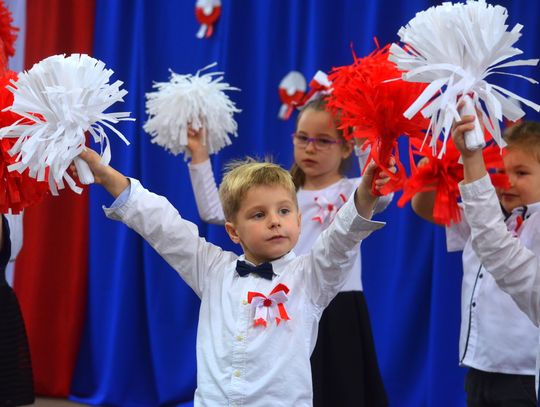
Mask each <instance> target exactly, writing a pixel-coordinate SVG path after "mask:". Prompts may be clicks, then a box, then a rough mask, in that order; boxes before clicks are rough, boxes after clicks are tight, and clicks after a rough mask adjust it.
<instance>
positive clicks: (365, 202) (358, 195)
mask: <svg viewBox="0 0 540 407" xmlns="http://www.w3.org/2000/svg"><path fill="white" fill-rule="evenodd" d="M376 203H377V198H375V197H373V196H372V195H371V194H370V193H366V192H364V191H362V190H361V188H360V187H359V188H358V189H357V190H356V192H355V195H354V204H355V205H356V210H357V211H358V214H359V215H360V216H361V217H363V218H364V219H371V217H372V216H373V212H374V210H375V204H376Z"/></svg>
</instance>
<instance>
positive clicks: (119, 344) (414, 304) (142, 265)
mask: <svg viewBox="0 0 540 407" xmlns="http://www.w3.org/2000/svg"><path fill="white" fill-rule="evenodd" d="M499 3H500V4H502V5H503V6H505V7H507V8H508V11H509V15H510V18H509V21H510V25H511V26H513V24H514V23H516V22H520V23H522V24H523V25H524V26H525V28H524V30H523V38H522V39H521V41H520V42H519V47H520V48H521V49H523V50H524V52H525V56H526V57H527V58H532V57H538V56H540V46H539V45H538V41H537V38H538V28H537V23H538V21H539V17H540V9H539V7H540V6H539V3H538V2H536V1H534V2H531V1H525V0H523V1H519V0H516V1H500V2H499ZM434 4H439V2H433V1H422V0H409V1H397V0H395V1H384V2H383V1H358V0H333V1H329V0H311V1H308V0H304V1H300V0H256V1H255V0H249V1H248V0H223V8H222V15H221V18H220V20H219V22H218V24H217V26H216V27H215V34H214V36H213V37H212V38H210V39H205V40H198V39H196V38H195V33H196V32H197V30H198V28H199V25H198V24H197V22H196V20H195V17H194V5H195V1H194V0H192V1H187V0H152V1H144V0H98V1H97V10H96V29H95V45H94V56H95V57H96V58H99V59H101V60H103V61H104V62H105V63H106V64H107V65H108V66H109V67H110V68H112V69H113V70H114V71H115V77H116V78H118V79H120V80H122V81H124V82H125V87H126V89H128V91H129V94H128V95H127V98H126V103H125V105H124V106H118V107H117V110H128V111H131V112H132V113H133V116H134V117H136V118H137V122H135V123H134V124H133V123H128V124H122V125H121V126H119V127H120V128H121V130H122V131H123V132H124V134H126V135H127V137H128V138H129V140H130V141H131V146H129V147H126V146H125V145H122V143H121V142H118V141H116V140H114V141H113V143H112V147H113V161H112V165H113V166H114V167H116V168H118V169H119V170H120V171H122V172H124V173H125V174H128V175H130V176H133V177H136V178H139V179H141V181H142V182H143V184H144V185H145V186H146V187H147V188H149V189H150V190H153V191H154V192H156V193H158V194H163V195H165V196H167V197H168V198H169V200H170V201H171V202H172V203H173V204H174V205H175V206H176V207H177V208H178V209H179V211H180V213H181V214H183V216H184V217H185V218H187V219H189V220H192V221H194V222H195V223H197V224H198V225H199V228H200V232H201V234H202V235H203V236H205V237H206V238H207V239H208V240H210V241H212V242H214V243H217V244H219V245H222V246H224V247H225V248H227V249H231V250H238V247H234V245H233V244H232V243H231V242H230V241H229V239H228V237H227V236H226V234H225V232H224V230H223V229H222V228H221V227H217V226H208V225H206V224H204V223H202V222H201V221H200V219H199V218H198V215H197V210H196V207H195V203H194V199H193V196H192V192H191V186H190V182H189V176H188V172H187V167H186V165H185V163H184V162H183V159H182V157H174V156H172V155H170V154H168V153H166V152H165V151H164V150H162V149H161V148H160V147H157V146H156V145H153V144H151V143H150V141H149V136H148V135H147V134H145V133H144V131H143V130H142V125H143V123H144V121H145V120H146V114H145V108H144V102H145V97H144V94H145V92H149V91H151V87H152V81H165V80H167V78H168V75H169V72H168V71H169V69H172V70H174V71H175V72H179V73H194V72H195V71H196V70H198V69H200V68H202V67H204V66H206V65H208V64H210V63H212V62H214V61H216V62H218V68H219V70H221V71H224V72H225V79H226V81H227V82H229V83H230V84H232V85H234V86H237V87H239V88H241V89H242V91H241V92H237V93H231V98H232V99H233V100H234V101H235V102H236V103H237V105H238V107H239V108H241V109H242V113H240V114H239V115H238V116H237V121H238V125H239V136H238V139H237V140H234V142H233V145H232V146H230V147H228V148H226V149H224V150H222V152H220V153H219V155H218V156H216V157H213V158H212V162H213V166H214V169H215V170H216V175H217V177H218V179H220V178H221V174H220V173H221V168H222V166H223V164H224V163H225V162H227V161H228V160H230V159H232V158H238V157H242V156H245V155H258V156H263V155H267V154H271V155H273V157H274V158H275V159H276V160H277V161H278V162H280V163H281V164H283V165H284V166H287V167H288V166H289V165H290V164H291V163H292V147H291V145H290V144H291V143H290V134H291V133H292V132H293V127H294V120H290V121H288V122H283V121H280V120H278V119H277V112H278V109H279V105H280V102H279V98H278V95H277V86H278V83H279V81H280V80H281V78H282V77H283V76H284V75H285V74H287V73H288V72H289V71H290V70H293V69H295V70H299V71H301V72H303V73H304V75H305V76H306V79H307V80H309V79H310V78H311V77H312V76H313V74H314V73H315V72H316V71H317V70H318V69H322V70H325V71H328V70H329V69H330V68H332V67H333V66H340V65H344V64H349V63H350V62H351V60H352V58H351V44H352V45H353V47H354V49H355V51H356V52H357V54H358V55H366V54H367V53H369V52H370V51H372V50H373V37H374V36H377V37H378V39H379V42H380V43H381V44H385V43H387V42H391V41H396V40H397V34H396V33H397V31H398V29H399V28H400V27H401V26H402V25H404V24H406V23H407V21H409V20H410V19H411V18H412V17H413V16H414V15H415V13H416V12H417V11H420V10H422V9H425V8H427V7H429V6H432V5H434ZM520 73H524V74H526V75H529V76H533V77H536V78H540V75H539V71H538V68H530V69H521V70H520ZM502 83H503V84H505V85H506V86H508V87H509V88H510V89H512V90H514V91H516V92H518V93H519V94H522V95H524V96H526V97H528V98H530V99H533V100H535V101H536V102H538V101H540V92H539V89H538V86H533V85H530V84H528V83H527V82H525V81H519V80H514V79H513V78H503V81H502ZM527 114H528V118H532V119H536V120H538V115H536V114H535V113H534V112H532V111H531V110H530V109H527ZM402 147H405V145H402ZM403 152H404V153H405V150H403ZM90 197H91V214H90V216H91V219H90V225H91V227H90V233H91V240H90V242H91V243H90V248H89V250H90V273H89V288H88V289H89V293H88V294H89V295H88V298H89V304H88V311H87V313H88V315H87V318H86V326H85V331H84V337H83V342H82V344H81V349H80V354H79V359H78V365H77V369H76V374H75V376H74V379H73V384H72V398H73V399H75V400H79V401H82V402H87V403H91V404H106V405H112V406H177V405H178V406H180V405H190V404H191V402H192V401H191V400H192V398H193V391H194V389H195V386H196V362H195V336H196V329H197V318H198V307H199V300H198V299H197V297H196V296H195V295H194V294H193V293H192V292H191V290H190V289H189V288H188V287H187V286H186V285H185V284H184V283H183V281H182V280H181V279H180V278H179V277H178V276H177V275H176V273H175V272H174V271H172V270H171V269H170V268H169V267H168V266H167V265H166V264H165V262H164V261H163V260H162V259H161V258H160V257H159V256H158V255H157V254H156V253H155V252H154V251H153V250H152V249H151V248H150V247H149V246H148V244H147V243H145V242H144V241H143V240H142V239H141V238H139V237H138V236H137V235H135V233H134V232H132V231H131V230H128V228H126V227H125V226H123V225H121V224H117V223H115V222H113V221H109V220H107V219H106V218H105V216H104V215H103V212H102V209H101V206H102V205H104V204H105V205H109V204H110V203H111V198H110V197H109V196H107V194H106V193H105V192H104V191H103V190H102V189H100V188H99V187H92V188H91V191H90ZM379 218H380V219H382V220H385V221H387V222H388V224H387V226H386V227H385V228H384V229H383V230H382V231H380V232H377V233H375V234H373V235H372V236H371V237H370V238H369V239H367V240H366V241H365V242H364V243H363V244H362V252H363V267H364V271H363V276H364V277H363V278H364V287H365V294H366V297H367V301H368V304H369V308H370V314H371V321H372V324H373V330H374V336H375V341H376V347H377V351H378V355H379V362H380V366H381V369H382V373H383V376H384V380H385V384H386V388H387V391H388V395H389V398H390V402H391V405H393V406H411V407H417V406H437V407H440V406H452V407H455V406H463V405H465V402H464V391H463V377H464V374H465V370H464V369H462V368H460V367H458V334H459V321H460V305H459V304H460V285H461V276H462V269H461V257H460V255H459V254H448V253H446V250H445V238H444V231H443V229H442V228H437V227H434V226H432V225H430V224H427V223H425V222H423V221H421V220H420V219H419V218H417V217H416V216H415V215H414V214H413V213H412V211H411V210H410V207H406V208H404V209H399V208H397V207H396V205H395V202H394V203H393V204H392V205H391V206H390V208H389V209H388V210H387V211H385V212H384V213H383V214H381V215H380V216H379ZM516 346H519V344H516Z"/></svg>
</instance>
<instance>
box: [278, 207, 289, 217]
mask: <svg viewBox="0 0 540 407" xmlns="http://www.w3.org/2000/svg"><path fill="white" fill-rule="evenodd" d="M279 213H281V214H282V215H287V214H289V213H291V210H290V209H289V208H282V209H280V210H279Z"/></svg>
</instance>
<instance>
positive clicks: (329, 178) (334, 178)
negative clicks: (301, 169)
mask: <svg viewBox="0 0 540 407" xmlns="http://www.w3.org/2000/svg"><path fill="white" fill-rule="evenodd" d="M341 179H343V176H342V175H341V174H332V175H324V176H320V177H310V178H306V180H305V182H304V185H302V188H303V189H305V190H307V191H317V190H319V189H324V188H326V187H329V186H330V185H333V184H335V183H336V182H338V181H339V180H341Z"/></svg>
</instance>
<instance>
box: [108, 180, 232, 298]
mask: <svg viewBox="0 0 540 407" xmlns="http://www.w3.org/2000/svg"><path fill="white" fill-rule="evenodd" d="M130 181H131V191H130V195H129V198H128V199H127V201H126V202H125V203H124V204H122V205H121V206H119V207H117V208H103V209H104V211H105V214H106V215H107V217H109V218H111V219H115V220H120V221H122V222H124V223H125V224H126V225H127V226H129V227H130V228H131V229H133V230H134V231H135V232H137V233H138V234H140V235H141V236H142V237H143V238H144V239H145V240H146V241H147V242H148V243H149V244H150V245H151V246H152V247H153V248H154V249H155V250H156V251H157V252H158V253H159V254H160V255H161V257H163V258H164V259H165V261H167V263H169V265H170V266H171V267H172V268H173V269H175V270H176V272H178V274H180V276H181V277H182V278H183V279H184V281H185V282H186V283H187V284H188V285H189V286H190V287H191V288H192V289H193V290H194V291H195V293H196V294H197V295H198V296H199V297H201V296H202V293H203V291H204V289H205V282H206V281H207V280H208V279H209V278H212V276H211V274H212V273H215V272H221V271H224V270H225V269H226V267H227V265H228V264H230V263H231V262H232V261H234V260H235V259H236V257H237V256H236V254H234V253H231V252H226V251H224V250H222V249H221V248H219V247H217V246H214V245H213V244H210V243H208V242H206V241H205V240H204V239H203V238H201V237H199V231H198V229H197V226H196V225H195V224H193V223H191V222H188V221H186V220H184V219H182V217H181V216H180V214H179V213H178V211H177V210H176V208H174V207H173V206H172V205H171V203H170V202H169V201H168V200H167V199H165V198H164V197H162V196H159V195H156V194H154V193H151V192H150V191H148V190H147V189H145V188H144V187H143V186H142V185H141V184H140V182H139V181H137V180H134V179H130Z"/></svg>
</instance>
